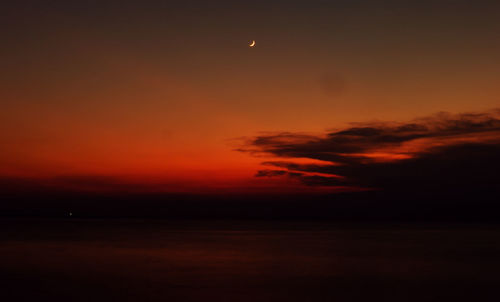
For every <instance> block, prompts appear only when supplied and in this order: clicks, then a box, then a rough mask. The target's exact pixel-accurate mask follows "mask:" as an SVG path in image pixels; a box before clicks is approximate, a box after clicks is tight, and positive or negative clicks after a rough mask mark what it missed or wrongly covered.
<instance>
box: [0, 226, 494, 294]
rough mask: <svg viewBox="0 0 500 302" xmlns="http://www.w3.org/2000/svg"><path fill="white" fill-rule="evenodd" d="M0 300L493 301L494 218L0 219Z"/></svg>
mask: <svg viewBox="0 0 500 302" xmlns="http://www.w3.org/2000/svg"><path fill="white" fill-rule="evenodd" d="M1 227H2V233H1V237H0V281H1V292H0V300H1V301H62V300H64V301H500V270H499V269H500V228H498V227H486V226H457V225H454V226H422V225H420V226H398V225H392V226H387V225H385V226H380V225H363V226H360V225H350V226H346V225H335V224H320V223H305V222H296V223H294V222H286V223H264V222H253V223H252V222H244V223H243V222H234V221H233V222H211V223H207V222H204V223H201V222H176V223H172V222H170V223H167V222H141V221H51V222H50V221H44V222H40V221H39V222H33V221H30V222H27V221H17V222H15V221H1Z"/></svg>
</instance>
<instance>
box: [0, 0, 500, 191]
mask: <svg viewBox="0 0 500 302" xmlns="http://www.w3.org/2000/svg"><path fill="white" fill-rule="evenodd" d="M1 11H2V12H1V13H0V15H1V16H0V36H1V38H2V43H1V45H2V46H1V47H0V69H1V71H0V102H1V105H2V108H1V110H0V178H2V179H7V180H8V179H35V180H36V181H40V182H43V183H45V184H49V185H50V184H52V185H54V186H63V187H64V186H67V188H69V189H79V190H100V189H104V190H106V189H113V188H116V187H115V186H114V185H116V183H120V184H133V185H135V186H136V187H137V189H138V190H159V191H166V192H178V191H182V192H184V191H189V192H193V191H209V192H212V191H217V190H227V191H239V190H248V189H252V190H256V189H261V190H307V189H308V188H310V189H311V190H319V189H322V190H323V189H325V188H326V189H327V190H328V189H331V190H343V189H345V188H348V189H353V190H358V189H367V188H384V187H385V186H386V185H387V184H386V183H384V182H383V181H380V179H379V178H377V177H373V176H367V175H372V174H374V175H379V174H376V173H374V172H373V171H374V170H373V169H375V170H376V168H373V169H372V166H377V167H378V165H382V164H383V165H389V164H388V163H394V162H398V163H404V165H406V164H407V161H408V160H416V161H425V159H427V158H429V157H430V155H429V154H431V153H432V152H434V151H436V150H437V149H436V148H438V149H439V148H440V149H439V150H438V151H436V153H432V154H442V153H440V152H445V151H446V152H448V151H449V150H452V149H453V148H455V147H456V146H458V145H460V146H462V145H463V144H464V143H471V142H472V143H475V144H478V143H480V144H483V143H485V144H487V145H488V146H490V147H496V146H497V145H494V144H493V143H492V142H495V143H496V142H498V139H499V138H500V135H499V134H500V115H499V112H498V111H497V110H495V108H498V107H500V106H499V105H500V90H499V87H500V85H499V84H500V83H499V79H500V22H499V20H500V2H498V1H483V0H478V1H465V0H456V1H446V0H434V1H430V0H429V1H428V0H423V1H406V0H400V1H352V0H349V1H348V0H338V1H333V0H332V1H326V0H325V1H320V0H309V1H292V0H288V1H284V0H283V1H278V0H274V1H260V0H256V1H234V0H233V1H201V0H200V1H190V0H187V1H140V2H139V1H126V0H122V1H62V0H61V1H23V2H12V3H10V4H3V5H2V9H1ZM252 40H255V41H256V46H255V47H253V48H250V47H249V46H248V44H249V43H250V42H251V41H252ZM440 112H441V113H440ZM443 112H447V113H443ZM346 137H347V138H346ZM368 137H369V138H368ZM457 142H458V143H457ZM311 146H312V147H311ZM318 146H321V147H318ZM445 148H448V149H445ZM431 149H432V150H433V151H432V152H431V151H429V150H431ZM443 150H444V151H443ZM453 150H454V151H453V152H454V153H453V154H457V153H456V149H453ZM461 150H462V149H461ZM481 150H483V149H481ZM495 150H497V149H495ZM474 152H475V151H474ZM424 153H425V155H422V154H424ZM325 154H329V155H332V157H325V156H324V155H325ZM346 158H349V159H353V158H355V159H356V160H355V162H352V161H348V160H346ZM446 158H448V156H446ZM290 164H295V165H299V166H290ZM360 165H362V166H363V168H360ZM389 166H390V167H393V165H389ZM318 167H323V168H318ZM335 167H340V168H339V169H336V168H335ZM350 167H352V168H350ZM367 167H368V168H367ZM384 167H386V166H384ZM405 167H411V165H410V164H408V166H405ZM366 169H370V170H369V171H367V170H366ZM384 170H385V171H388V170H390V169H388V170H387V169H385V168H384ZM359 175H363V177H359ZM256 176H257V177H256ZM393 176H394V175H392V176H390V177H393ZM387 177H389V176H387ZM390 177H389V178H390ZM333 179H336V180H338V181H331V180H333ZM342 179H344V180H345V179H347V180H346V181H342ZM354 179H355V180H356V181H353V180H354ZM374 179H377V181H374ZM325 180H326V181H325ZM351 180H352V181H351ZM358 180H359V181H358Z"/></svg>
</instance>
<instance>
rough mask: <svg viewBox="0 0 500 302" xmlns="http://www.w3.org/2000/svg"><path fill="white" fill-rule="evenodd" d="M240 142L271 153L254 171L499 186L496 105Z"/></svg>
mask: <svg viewBox="0 0 500 302" xmlns="http://www.w3.org/2000/svg"><path fill="white" fill-rule="evenodd" d="M238 150H239V151H241V152H248V153H251V154H253V155H262V154H265V155H268V156H271V157H273V158H274V160H268V161H265V162H263V163H262V164H263V165H264V166H265V167H266V169H263V170H261V171H258V172H257V174H256V176H257V177H291V178H294V179H298V180H299V181H300V182H302V183H303V184H306V185H310V186H342V187H346V186H348V187H352V188H364V189H382V190H408V189H411V190H420V191H422V190H427V191H428V190H453V189H468V188H469V189H474V190H477V189H491V188H495V189H498V187H499V183H500V176H498V172H497V171H499V168H500V110H491V111H488V112H482V113H463V114H449V113H438V114H435V115H432V116H429V117H424V118H419V119H415V120H412V121H409V122H370V123H352V124H351V125H350V127H346V128H345V129H339V130H332V131H329V132H327V133H326V134H324V135H305V134H299V133H290V132H283V133H276V134H267V135H261V136H257V137H253V138H251V139H249V140H247V141H246V142H245V144H244V146H243V147H242V148H240V149H238ZM298 159H301V160H303V159H308V160H314V163H297V160H298Z"/></svg>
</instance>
